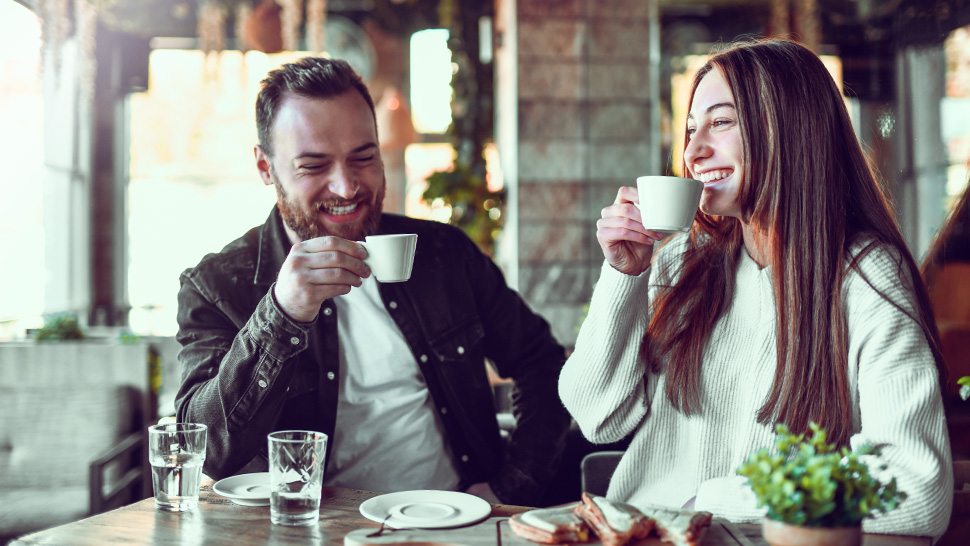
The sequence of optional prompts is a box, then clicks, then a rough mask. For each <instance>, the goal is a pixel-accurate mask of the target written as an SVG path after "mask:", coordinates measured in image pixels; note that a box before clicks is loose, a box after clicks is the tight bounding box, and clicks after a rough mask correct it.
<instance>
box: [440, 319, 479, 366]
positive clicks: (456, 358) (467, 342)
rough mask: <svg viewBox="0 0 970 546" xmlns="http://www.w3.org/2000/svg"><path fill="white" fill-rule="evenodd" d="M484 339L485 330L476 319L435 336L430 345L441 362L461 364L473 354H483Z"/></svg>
mask: <svg viewBox="0 0 970 546" xmlns="http://www.w3.org/2000/svg"><path fill="white" fill-rule="evenodd" d="M484 337H485V329H484V328H483V327H482V323H481V322H479V320H478V318H477V317H476V318H472V319H470V320H467V321H464V322H462V323H460V324H458V325H457V326H455V327H452V328H449V329H447V330H445V331H444V332H442V333H441V334H439V335H437V336H435V337H434V339H432V340H431V342H430V345H431V350H432V351H434V354H435V356H437V357H438V360H440V361H441V362H460V361H462V360H465V359H467V358H468V356H469V355H471V354H472V353H473V352H479V353H480V352H481V349H480V347H479V345H480V344H481V342H482V338H484Z"/></svg>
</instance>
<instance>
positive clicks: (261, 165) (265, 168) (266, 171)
mask: <svg viewBox="0 0 970 546" xmlns="http://www.w3.org/2000/svg"><path fill="white" fill-rule="evenodd" d="M253 155H255V156H256V170H257V171H259V177H260V178H262V179H263V184H266V185H267V186H272V185H273V175H272V173H270V169H272V166H271V165H270V163H269V158H268V157H266V154H265V153H264V152H263V147H262V146H260V145H259V144H257V145H256V146H253Z"/></svg>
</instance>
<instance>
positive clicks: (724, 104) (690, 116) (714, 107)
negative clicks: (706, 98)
mask: <svg viewBox="0 0 970 546" xmlns="http://www.w3.org/2000/svg"><path fill="white" fill-rule="evenodd" d="M734 107H735V106H734V103H732V102H719V103H717V104H712V105H710V106H708V107H707V109H706V110H704V113H705V114H710V113H711V112H713V111H714V110H717V109H718V108H734ZM687 119H694V114H687Z"/></svg>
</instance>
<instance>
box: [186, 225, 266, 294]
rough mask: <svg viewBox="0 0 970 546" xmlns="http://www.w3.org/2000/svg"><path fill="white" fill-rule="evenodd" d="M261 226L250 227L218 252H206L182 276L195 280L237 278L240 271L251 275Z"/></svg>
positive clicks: (257, 253)
mask: <svg viewBox="0 0 970 546" xmlns="http://www.w3.org/2000/svg"><path fill="white" fill-rule="evenodd" d="M261 227H262V226H256V227H254V228H252V229H250V230H249V231H247V232H246V233H245V234H244V235H243V236H242V237H239V238H238V239H236V240H235V241H232V242H231V243H229V244H227V245H226V246H225V247H223V248H222V250H220V251H219V252H212V253H209V254H206V255H205V256H203V257H202V259H201V260H200V261H199V263H198V264H197V265H196V266H195V267H190V268H189V269H186V270H185V271H184V272H183V273H182V276H183V277H187V278H191V279H194V280H196V281H199V280H202V279H225V278H233V279H238V276H239V275H240V273H241V272H248V275H250V276H252V275H253V274H254V273H255V271H256V261H257V257H258V255H259V252H258V249H259V232H260V229H261ZM250 280H251V279H250Z"/></svg>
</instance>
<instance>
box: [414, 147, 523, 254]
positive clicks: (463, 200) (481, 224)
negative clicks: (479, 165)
mask: <svg viewBox="0 0 970 546" xmlns="http://www.w3.org/2000/svg"><path fill="white" fill-rule="evenodd" d="M421 197H422V198H423V199H424V200H425V201H427V202H429V203H431V202H433V201H434V200H435V199H441V200H442V201H443V202H444V203H447V204H448V205H449V206H450V207H451V221H450V223H451V224H452V225H455V226H458V227H459V228H461V229H462V230H463V231H464V232H465V233H466V234H468V236H469V237H471V239H472V240H473V241H475V243H476V244H477V245H478V246H479V248H481V249H482V250H483V251H485V252H487V253H488V254H493V253H494V250H495V239H496V237H497V236H498V232H499V230H500V229H501V227H502V213H501V206H502V204H503V203H504V201H505V192H504V191H498V192H494V191H491V190H489V189H488V186H487V185H486V183H485V179H484V176H482V175H480V174H476V173H475V172H473V171H472V168H471V166H469V165H467V164H465V163H462V162H460V161H459V160H458V158H457V157H456V158H455V164H454V166H453V167H452V169H451V170H447V171H437V172H435V173H432V174H431V175H430V176H428V189H426V190H425V191H424V193H423V194H422V196H421Z"/></svg>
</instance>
